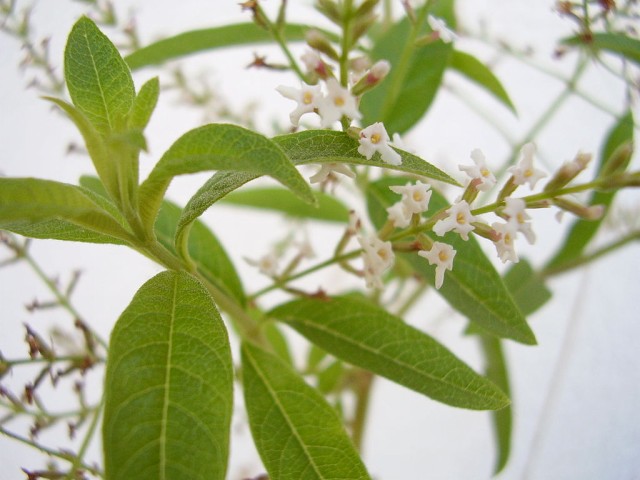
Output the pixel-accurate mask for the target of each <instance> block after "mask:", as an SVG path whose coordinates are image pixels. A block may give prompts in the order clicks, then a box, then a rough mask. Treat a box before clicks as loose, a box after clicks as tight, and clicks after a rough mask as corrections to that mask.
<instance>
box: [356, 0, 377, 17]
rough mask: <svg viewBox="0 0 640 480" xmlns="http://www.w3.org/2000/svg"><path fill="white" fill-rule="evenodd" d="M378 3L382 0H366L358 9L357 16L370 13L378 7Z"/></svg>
mask: <svg viewBox="0 0 640 480" xmlns="http://www.w3.org/2000/svg"><path fill="white" fill-rule="evenodd" d="M378 3H380V0H364V2H362V5H360V6H359V7H358V9H357V10H356V14H355V16H356V17H359V16H361V15H368V14H369V13H371V11H372V10H373V9H374V8H376V6H377V5H378Z"/></svg>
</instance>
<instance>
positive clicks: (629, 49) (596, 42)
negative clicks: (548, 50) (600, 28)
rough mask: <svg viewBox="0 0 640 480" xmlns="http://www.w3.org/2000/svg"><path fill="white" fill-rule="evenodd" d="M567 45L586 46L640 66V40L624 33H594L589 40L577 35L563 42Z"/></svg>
mask: <svg viewBox="0 0 640 480" xmlns="http://www.w3.org/2000/svg"><path fill="white" fill-rule="evenodd" d="M562 43H564V44H565V45H572V46H584V47H587V48H590V49H592V50H595V51H596V52H597V51H599V50H605V51H607V52H610V53H613V54H616V55H620V56H622V57H624V58H626V59H627V60H629V61H631V62H633V63H635V64H638V65H640V40H638V39H636V38H631V37H630V36H628V35H625V34H622V33H594V34H592V35H591V36H590V37H589V38H588V39H587V38H585V37H583V36H580V35H577V36H574V37H571V38H566V39H564V40H563V41H562Z"/></svg>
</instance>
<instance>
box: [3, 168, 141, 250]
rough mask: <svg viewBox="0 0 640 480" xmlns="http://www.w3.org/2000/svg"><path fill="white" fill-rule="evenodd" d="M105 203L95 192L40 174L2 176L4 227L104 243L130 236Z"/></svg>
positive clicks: (18, 231)
mask: <svg viewBox="0 0 640 480" xmlns="http://www.w3.org/2000/svg"><path fill="white" fill-rule="evenodd" d="M101 203H102V202H101V201H100V200H99V199H97V198H95V197H94V196H93V195H92V194H91V192H89V191H86V190H85V189H83V188H81V187H78V186H75V185H69V184H66V183H59V182H54V181H51V180H41V179H36V178H0V228H4V229H6V230H10V231H15V232H16V233H23V232H24V233H25V234H27V233H29V232H31V233H32V234H34V235H33V236H36V237H37V238H58V237H55V236H50V237H43V236H44V235H45V232H47V231H49V233H50V234H51V235H54V234H55V235H60V237H62V238H59V239H61V240H67V239H68V240H79V241H95V240H99V241H100V243H120V242H121V241H122V240H127V239H130V238H131V235H130V234H129V232H128V231H127V230H126V229H125V228H124V227H123V226H122V225H121V224H120V223H119V222H118V221H117V220H116V219H115V218H114V217H113V216H112V215H111V214H110V212H109V211H108V210H107V209H106V208H105V205H104V204H102V205H101ZM29 224H31V225H29ZM69 224H71V225H75V226H78V227H81V228H80V229H79V228H74V227H73V226H70V225H69ZM90 232H94V234H91V233H90ZM95 233H97V234H98V235H97V236H96V235H95ZM65 236H68V238H64V237H65Z"/></svg>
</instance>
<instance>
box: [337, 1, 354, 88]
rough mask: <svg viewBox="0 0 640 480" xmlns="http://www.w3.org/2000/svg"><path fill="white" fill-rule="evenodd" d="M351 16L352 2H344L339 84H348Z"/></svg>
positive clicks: (344, 85)
mask: <svg viewBox="0 0 640 480" xmlns="http://www.w3.org/2000/svg"><path fill="white" fill-rule="evenodd" d="M352 16H353V0H345V2H344V7H343V10H342V18H343V22H342V45H341V51H340V84H341V85H342V86H343V87H346V86H347V85H348V84H349V52H350V51H351V17H352Z"/></svg>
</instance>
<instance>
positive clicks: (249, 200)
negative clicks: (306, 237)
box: [223, 187, 349, 223]
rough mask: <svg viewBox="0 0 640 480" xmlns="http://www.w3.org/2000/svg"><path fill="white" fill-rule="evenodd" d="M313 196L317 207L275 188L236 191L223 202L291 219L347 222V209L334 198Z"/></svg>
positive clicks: (317, 193)
mask: <svg viewBox="0 0 640 480" xmlns="http://www.w3.org/2000/svg"><path fill="white" fill-rule="evenodd" d="M314 195H315V196H316V198H317V200H318V207H312V206H311V205H309V204H308V203H305V202H303V201H302V200H300V199H299V198H298V197H296V196H295V195H294V194H293V193H291V192H290V191H289V190H285V189H283V188H277V187H275V188H271V187H265V188H251V189H245V190H238V191H235V192H232V193H230V194H229V195H227V196H225V197H224V198H223V201H224V202H225V203H229V204H232V205H238V206H245V207H251V208H254V209H256V208H257V209H264V210H272V211H277V212H282V213H284V214H286V215H289V216H291V217H298V218H313V219H316V220H324V221H327V222H342V223H346V222H348V221H349V209H348V208H347V207H346V206H345V205H344V204H343V203H342V202H341V201H340V200H338V199H337V198H336V197H333V196H331V195H327V194H325V193H322V192H314Z"/></svg>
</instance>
